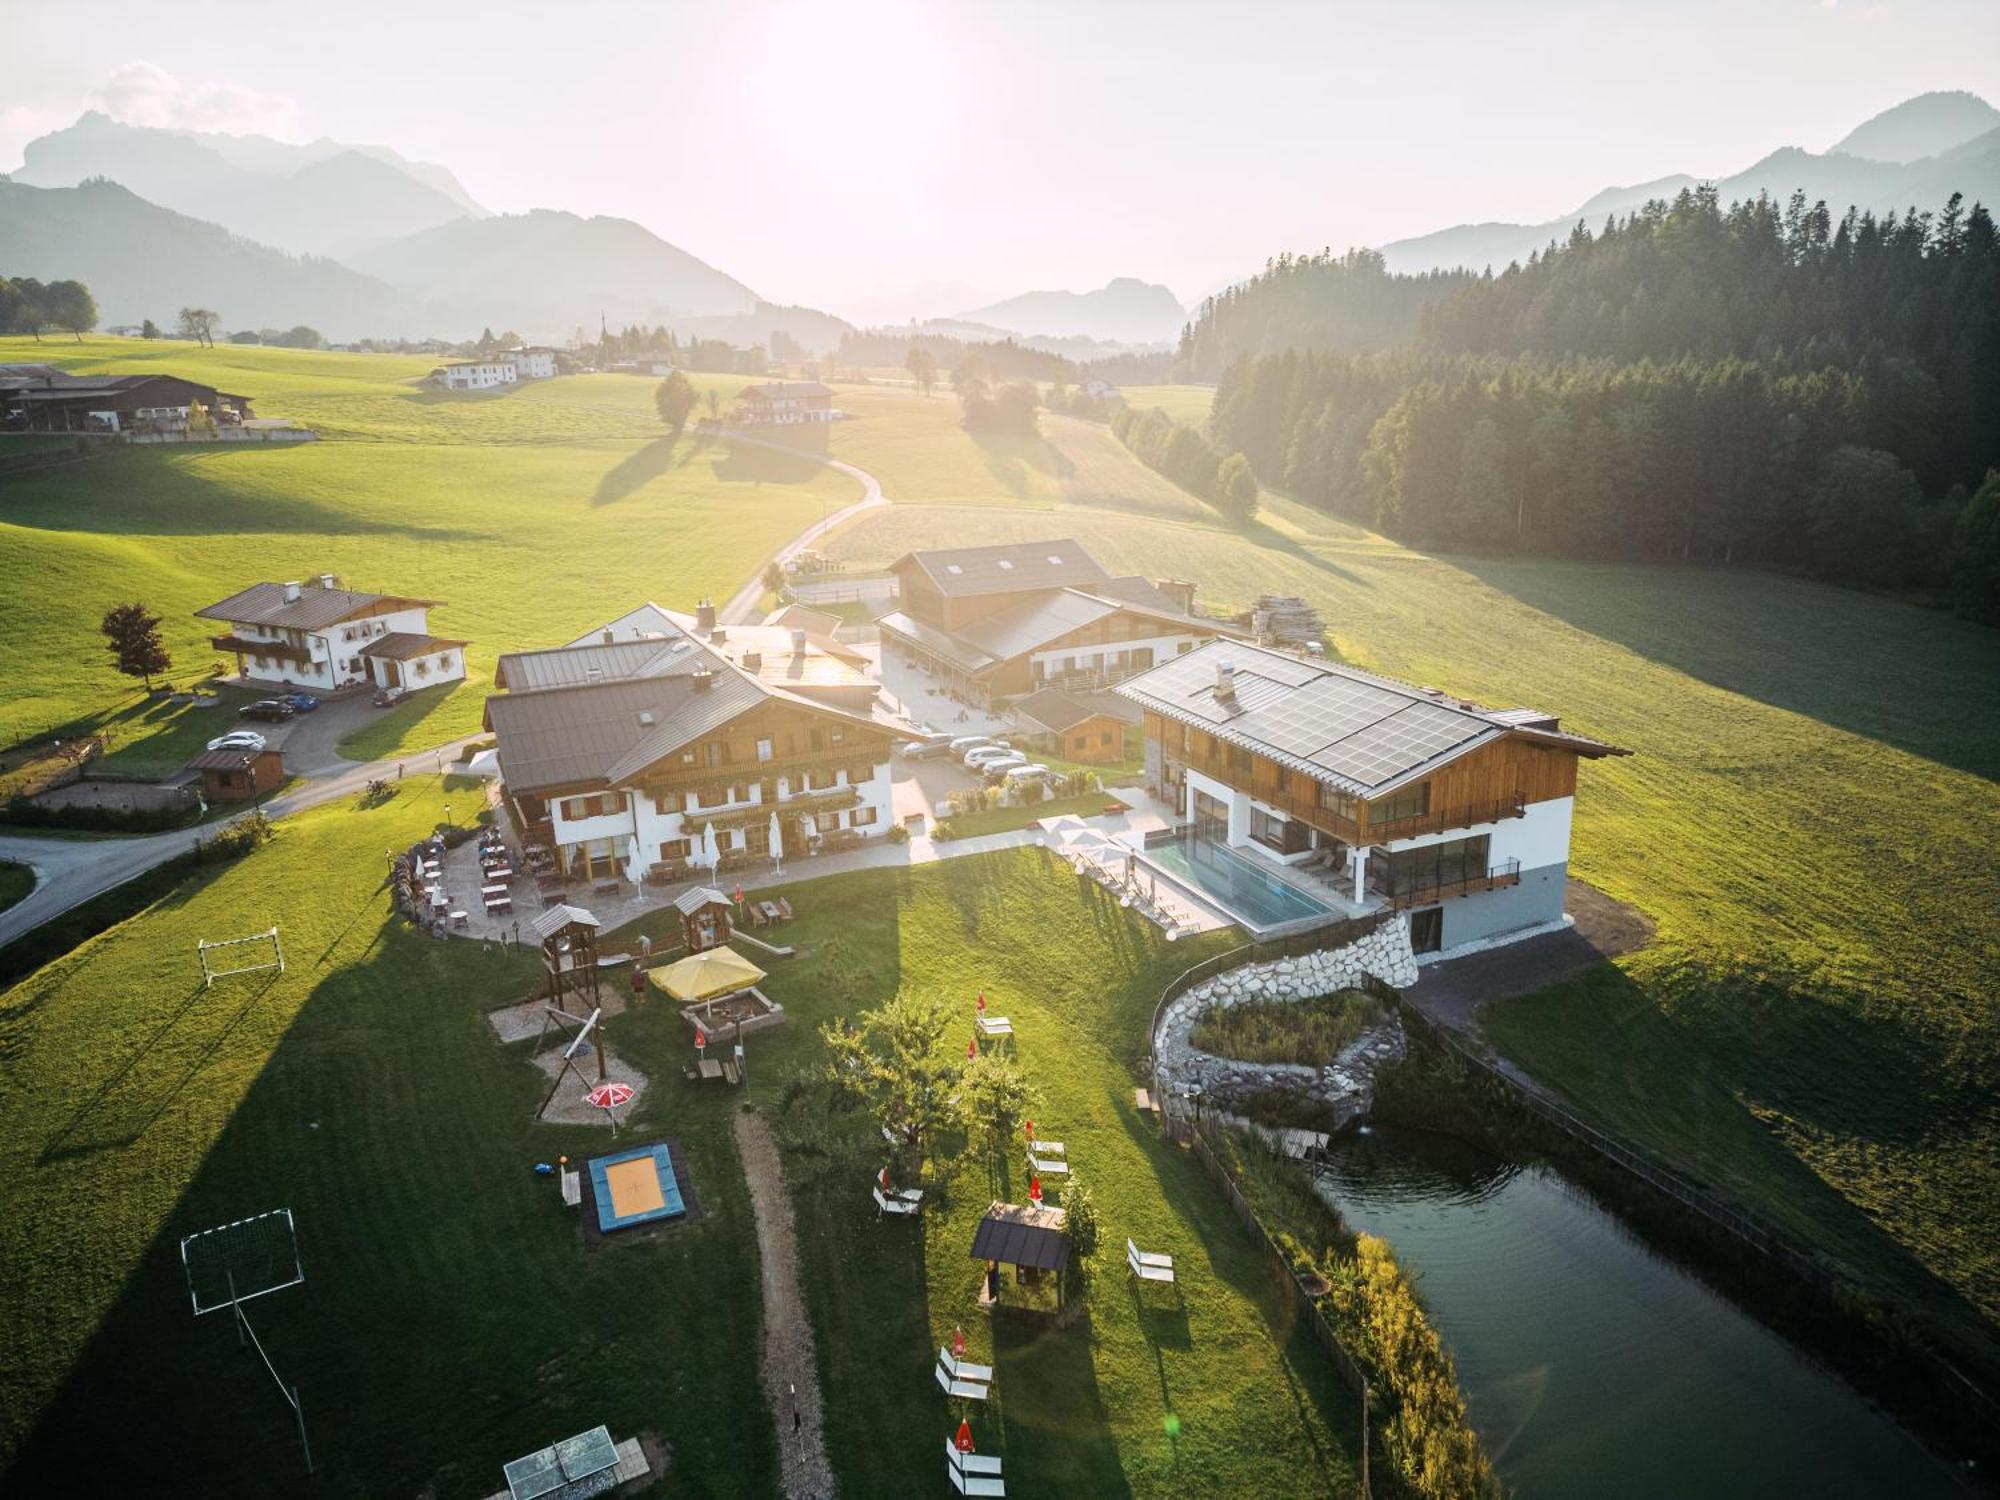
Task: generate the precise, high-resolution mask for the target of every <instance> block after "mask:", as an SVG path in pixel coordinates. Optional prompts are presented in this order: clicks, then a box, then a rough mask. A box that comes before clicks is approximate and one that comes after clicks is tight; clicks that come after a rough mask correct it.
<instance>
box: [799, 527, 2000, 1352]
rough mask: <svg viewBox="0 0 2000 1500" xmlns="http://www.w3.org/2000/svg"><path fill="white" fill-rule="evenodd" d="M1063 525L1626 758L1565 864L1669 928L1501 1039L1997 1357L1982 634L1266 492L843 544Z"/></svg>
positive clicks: (1096, 547)
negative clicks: (1382, 525)
mask: <svg viewBox="0 0 2000 1500" xmlns="http://www.w3.org/2000/svg"><path fill="white" fill-rule="evenodd" d="M1054 534H1062V535H1071V536H1075V537H1077V538H1078V539H1079V540H1080V541H1082V542H1083V543H1084V545H1085V546H1087V547H1088V548H1090V550H1091V551H1092V552H1093V553H1095V554H1096V555H1097V556H1098V557H1099V558H1100V559H1101V560H1102V561H1103V562H1104V563H1105V565H1106V566H1107V567H1110V568H1111V569H1112V570H1113V571H1119V572H1122V571H1127V570H1130V571H1136V572H1141V573H1144V574H1146V575H1148V576H1151V577H1175V578H1190V579H1195V580H1198V581H1199V584H1200V590H1201V592H1200V595H1199V598H1200V599H1201V600H1202V601H1203V602H1204V603H1205V604H1207V605H1208V606H1209V607H1211V608H1216V607H1226V608H1241V607H1244V606H1246V605H1248V604H1249V603H1250V601H1251V600H1253V599H1254V598H1255V597H1256V596H1257V595H1258V594H1260V593H1264V592H1275V593H1295V594H1298V595H1301V596H1303V597H1305V598H1307V599H1309V600H1311V601H1312V602H1313V603H1314V604H1315V605H1316V607H1317V608H1318V609H1319V611H1320V614H1321V617H1322V619H1323V620H1324V621H1325V623H1326V625H1327V628H1328V630H1329V631H1330V633H1331V635H1332V638H1333V642H1334V644H1335V645H1336V647H1337V648H1338V650H1339V651H1340V652H1341V653H1342V655H1343V656H1345V657H1346V658H1347V659H1349V660H1351V661H1355V662H1357V663H1360V664H1362V665H1365V666H1368V667H1370V668H1373V669H1376V670H1380V671H1383V672H1387V673H1390V674H1392V675H1395V676H1398V677H1402V678H1405V679H1408V680H1410V681H1415V682H1424V683H1438V684H1443V685H1446V686H1448V687H1450V688H1452V689H1453V690H1455V691H1459V692H1462V693H1465V694H1467V695H1468V696H1471V697H1474V698H1476V699H1478V700H1480V701H1483V702H1488V703H1495V704H1514V703H1524V704H1531V705H1533V706H1536V707H1539V708H1543V709H1546V710H1548V711H1550V712H1553V713H1557V714H1560V715H1561V716H1562V719H1563V722H1564V723H1565V724H1566V725H1568V726H1569V727H1571V728H1574V729H1577V730H1580V731H1582V732H1583V733H1586V734H1593V735H1599V736H1602V737H1603V738H1606V739H1609V740H1611V741H1614V742H1615V743H1617V744H1620V745H1624V746H1627V747H1629V748H1631V749H1632V750H1634V751H1635V752H1637V753H1636V754H1635V755H1634V756H1633V757H1632V758H1631V759H1629V760H1612V761H1603V762H1598V763H1595V764H1591V765H1586V766H1585V767H1584V769H1583V773H1582V785H1581V789H1580V791H1579V793H1578V797H1577V810H1576V828H1575V842H1574V847H1573V850H1572V868H1573V869H1574V871H1575V872H1576V873H1577V874H1578V875H1581V876H1583V877H1584V878H1585V879H1587V880H1589V881H1591V882H1592V883H1594V884H1596V885H1598V886H1600V887H1601V888H1603V889H1604V890H1606V891H1608V892H1609V893H1610V894H1611V895H1613V896H1615V897H1617V898H1618V899H1619V900H1621V901H1625V902H1629V903H1630V904H1632V905H1633V906H1636V907H1638V908H1639V909H1640V910H1642V911H1644V912H1645V913H1646V914H1648V915H1649V916H1650V917H1652V918H1653V919H1654V920H1655V921H1656V922H1657V924H1658V939H1657V941H1656V942H1655V943H1654V944H1653V945H1652V946H1651V947H1649V948H1647V949H1645V950H1643V951H1641V952H1639V953H1636V954H1633V955H1631V956H1630V957H1628V958H1624V959H1621V960H1619V961H1618V962H1617V963H1616V964H1615V965H1606V966H1604V967H1603V968H1601V969H1599V970H1597V971H1596V972H1594V973H1593V974H1591V975H1590V976H1588V977H1587V978H1585V979H1583V980H1580V981H1578V982H1576V983H1574V984H1570V985H1566V986H1563V987H1561V988H1558V989H1556V990H1553V991H1550V992H1547V993H1544V994H1540V995H1536V996H1532V997H1528V998H1524V999H1520V1000H1514V1001H1509V1002H1507V1003H1505V1004H1503V1005H1500V1006H1497V1007H1495V1008H1494V1009H1493V1010H1492V1011H1490V1012H1489V1013H1488V1020H1487V1031H1488V1034H1489V1036H1490V1037H1491V1038H1492V1040H1494V1041H1495V1042H1496V1043H1497V1044H1498V1045H1499V1046H1500V1047H1501V1048H1502V1049H1503V1050H1504V1051H1505V1052H1506V1053H1507V1054H1508V1055H1509V1056H1511V1057H1513V1058H1514V1059H1516V1060H1517V1061H1519V1062H1520V1063H1522V1064H1523V1065H1525V1066H1527V1067H1528V1068H1529V1069H1530V1070H1531V1071H1533V1072H1534V1073H1535V1074H1536V1075H1537V1076H1538V1077H1540V1078H1542V1079H1544V1080H1546V1081H1547V1082H1549V1083H1551V1084H1553V1085H1554V1086H1555V1087H1557V1088H1558V1089H1559V1090H1561V1091H1562V1092H1564V1093H1565V1094H1567V1095H1568V1096H1569V1097H1570V1098H1571V1099H1572V1100H1574V1101H1575V1102H1576V1103H1577V1104H1579V1105H1581V1106H1583V1107H1584V1108H1585V1109H1586V1111H1588V1112H1590V1113H1592V1114H1595V1115H1597V1116H1598V1117H1599V1118H1602V1119H1604V1120H1606V1121H1607V1122H1608V1123H1610V1124H1611V1125H1613V1126H1615V1127H1616V1128H1617V1129H1618V1130H1620V1131H1621V1132H1623V1133H1625V1134H1627V1135H1629V1136H1631V1137H1633V1138H1635V1139H1637V1140H1640V1141H1643V1142H1645V1143H1646V1144H1648V1145H1650V1146H1653V1147H1655V1148H1656V1149H1659V1150H1662V1151H1664V1152H1666V1153H1667V1154H1669V1155H1670V1156H1672V1157H1674V1158H1676V1159H1678V1160H1680V1161H1682V1162H1684V1163H1685V1164H1687V1165H1688V1166H1689V1167H1691V1168H1693V1169H1694V1170H1695V1171H1697V1172H1699V1173H1701V1174H1702V1175H1703V1176H1705V1177H1707V1178H1709V1179H1710V1180H1712V1181H1714V1182H1716V1183H1718V1184H1719V1185H1721V1186H1723V1187H1724V1188H1725V1189H1727V1190H1728V1191H1730V1192H1732V1193H1735V1194H1737V1195H1739V1196H1741V1197H1742V1198H1744V1199H1745V1200H1747V1201H1749V1202H1751V1203H1753V1204H1754V1205H1756V1206H1757V1207H1758V1208H1760V1209H1761V1210H1763V1211H1764V1212H1766V1213H1768V1214H1770V1215H1771V1216H1772V1217H1774V1218H1776V1219H1777V1220H1778V1221H1779V1222H1781V1223H1782V1224H1784V1225H1786V1226H1787V1227H1789V1228H1790V1229H1792V1230H1793V1231H1794V1232H1796V1233H1797V1234H1799V1235H1800V1236H1802V1237H1803V1238H1805V1239H1806V1240H1807V1241H1808V1242H1810V1243H1812V1244H1814V1245H1816V1246H1818V1247H1821V1248H1822V1250H1823V1251H1824V1252H1825V1253H1826V1254H1828V1255H1830V1256H1832V1257H1834V1258H1835V1259H1837V1260H1839V1261H1840V1262H1842V1263H1844V1264H1846V1265H1848V1266H1850V1267H1852V1268H1854V1269H1855V1270H1857V1271H1859V1272H1861V1273H1862V1274H1863V1275H1864V1276H1866V1277H1868V1278H1869V1279H1870V1280H1871V1281H1872V1282H1873V1283H1875V1284H1876V1285H1878V1286H1880V1287H1882V1288H1884V1289H1885V1291H1886V1292H1887V1293H1888V1294H1889V1295H1890V1296H1891V1298H1892V1299H1893V1301H1894V1302H1896V1303H1897V1304H1899V1305H1901V1306H1903V1307H1904V1308H1906V1309H1907V1310H1909V1311H1911V1312H1912V1313H1914V1314H1916V1315H1917V1316H1919V1317H1920V1318H1921V1319H1922V1320H1923V1322H1924V1323H1925V1324H1926V1325H1927V1326H1928V1327H1930V1328H1931V1329H1932V1330H1934V1331H1935V1332H1936V1333H1937V1334H1938V1335H1939V1336H1940V1337H1943V1338H1944V1339H1946V1341H1947V1342H1948V1344H1949V1345H1950V1347H1951V1348H1952V1349H1953V1350H1954V1352H1955V1353H1956V1354H1957V1356H1958V1357H1960V1358H1963V1359H1967V1360H1972V1361H1976V1362H1977V1363H1979V1364H1980V1365H1981V1366H1982V1367H1983V1368H1985V1369H1986V1370H1988V1371H2000V1333H1997V1332H1996V1326H2000V1258H1996V1256H1995V1253H1994V1246H1995V1245H1996V1244H2000V1092H1996V1090H1995V1089H1994V1086H1993V1080H1994V1079H1995V1078H1996V1077H2000V906H1996V904H1995V902H1994V899H1993V893H1994V891H1996V890H2000V850H1996V846H1995V844H1994V840H1993V830H1994V829H1995V828H1996V827H2000V789H1996V786H1995V776H1996V774H2000V637H1996V636H1995V635H1994V633H1993V632H1991V631H1989V630H1984V629H1981V628H1979V627H1976V626H1973V625H1969V624H1966V623H1964V622H1962V621H1957V620H1953V619H1951V618H1950V617H1948V616H1945V615H1942V614H1939V613H1935V612H1931V611H1926V610H1922V609H1917V608H1914V607H1912V606H1909V605H1906V604H1902V603H1899V602H1895V601H1892V600H1886V599H1879V598H1873V597H1870V596H1867V595H1863V594H1858V593H1853V592H1849V591H1846V590H1841V589H1834V588H1829V587H1825V586H1823V585H1818V584H1813V583H1808V582H1804V581H1800V580H1795V579H1789V578H1780V577H1773V576H1770V575H1766V574H1758V573H1751V572H1732V571H1728V570H1722V569H1675V568H1656V567H1640V566H1625V565H1616V564H1588V563H1556V562H1534V561H1510V562H1498V561H1481V560H1474V559H1466V558H1446V557H1434V556H1428V555H1424V554H1419V553H1413V552H1410V551H1408V550H1406V549H1404V548H1401V547H1398V546H1396V545H1395V544H1393V543H1391V542H1387V541H1385V540H1384V539H1382V538H1380V537H1375V536H1371V535H1369V534H1367V533H1362V532H1358V531H1356V530H1355V529H1353V528H1350V527H1347V526H1344V525H1342V524H1341V523H1338V522H1334V521H1331V520H1323V519H1321V518H1318V517H1316V516H1314V515H1313V513H1311V512H1309V511H1306V510H1304V508H1303V507H1299V506H1296V505H1293V504H1290V503H1289V502H1283V501H1279V502H1276V503H1275V504H1272V505H1268V506H1267V508H1266V518H1265V524H1262V525H1260V526H1258V527H1256V528H1254V529H1253V530H1252V531H1251V532H1250V533H1249V534H1247V535H1246V534H1242V533H1237V532H1233V531H1229V530H1225V529H1221V528H1219V527H1215V526H1203V525H1171V524H1146V525H1141V524H1135V523H1134V521H1133V520H1132V519H1131V518H1129V517H1113V516H1108V515H1091V514H1088V513H1086V512H1083V511H1071V512H1067V513H1064V514H1062V515H1059V516H1050V515H1046V514H1036V513H1032V512H1020V511H1008V510H999V509H995V508H992V507H990V506H981V507H977V508H969V507H961V508H951V509H946V508H939V509H935V510H931V511H928V512H926V511H923V510H917V509H903V510H899V511H898V512H897V513H896V514H895V515H894V516H893V517H891V516H881V515H878V516H869V517H863V518H862V519H861V520H860V521H859V522H857V523H856V525H855V526H854V527H853V528H852V529H851V530H849V531H848V532H847V533H846V534H845V535H844V536H843V537H842V538H841V539H840V540H839V542H838V543H837V544H836V546H835V549H834V550H835V552H836V553H837V554H838V555H841V556H843V557H846V558H848V559H850V560H852V561H853V562H855V563H857V564H860V563H871V562H881V561H884V560H886V559H887V558H888V557H889V556H891V555H893V554H894V553H895V552H898V551H901V550H903V549H907V548H910V547H924V546H938V545H968V544H972V543H975V542H982V541H1001V540H1006V539H1010V538H1018V539H1028V538H1034V537H1042V536H1049V535H1054Z"/></svg>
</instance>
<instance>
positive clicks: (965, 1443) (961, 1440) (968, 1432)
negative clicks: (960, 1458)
mask: <svg viewBox="0 0 2000 1500" xmlns="http://www.w3.org/2000/svg"><path fill="white" fill-rule="evenodd" d="M951 1442H952V1446H953V1447H955V1448H957V1449H958V1451H959V1452H960V1453H970V1452H971V1451H972V1424H971V1423H970V1422H966V1421H961V1422H960V1423H959V1424H958V1436H956V1437H954V1438H953V1439H952V1440H951Z"/></svg>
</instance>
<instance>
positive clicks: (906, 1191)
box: [889, 1188, 924, 1203]
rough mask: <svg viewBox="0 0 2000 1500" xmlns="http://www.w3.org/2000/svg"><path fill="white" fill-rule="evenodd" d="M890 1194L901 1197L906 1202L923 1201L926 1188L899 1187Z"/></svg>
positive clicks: (893, 1196)
mask: <svg viewBox="0 0 2000 1500" xmlns="http://www.w3.org/2000/svg"><path fill="white" fill-rule="evenodd" d="M889 1196H890V1197H892V1198H901V1199H902V1200H903V1201H904V1202H905V1203H921V1202H923V1201H924V1190H923V1189H922V1188H897V1189H896V1191H895V1192H893V1193H891V1194H890V1195H889Z"/></svg>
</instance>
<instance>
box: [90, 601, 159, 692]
mask: <svg viewBox="0 0 2000 1500" xmlns="http://www.w3.org/2000/svg"><path fill="white" fill-rule="evenodd" d="M97 628H98V630H99V631H101V632H102V633H103V634H104V635H105V636H107V637H109V639H108V640H106V642H105V644H104V649H105V650H107V651H109V652H110V653H111V654H112V656H113V657H114V658H115V659H116V661H117V663H118V670H119V671H120V672H122V673H124V674H125V675H126V676H127V677H138V678H143V679H144V680H145V683H146V691H147V692H149V693H150V692H151V691H152V690H153V674H154V673H155V672H164V671H166V670H167V668H169V667H171V666H172V665H173V664H174V662H173V658H172V657H171V656H169V655H168V654H167V647H166V643H165V642H164V641H162V640H161V639H160V617H159V616H158V615H156V614H154V613H153V612H152V611H151V610H150V609H148V608H146V606H145V605H143V604H140V603H136V602H135V603H132V604H114V605H113V606H112V607H111V608H110V609H108V610H106V611H105V614H104V619H103V622H102V623H101V624H99V626H98V627H97Z"/></svg>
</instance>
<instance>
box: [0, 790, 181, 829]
mask: <svg viewBox="0 0 2000 1500" xmlns="http://www.w3.org/2000/svg"><path fill="white" fill-rule="evenodd" d="M193 810H194V808H193V804H191V803H184V804H181V805H179V806H170V807H134V808H119V807H82V806H71V807H44V806H43V805H42V804H41V803H39V802H36V801H34V800H33V799H32V798H29V797H25V796H22V797H14V798H10V799H9V800H8V803H7V814H6V821H8V822H9V823H12V824H14V825H15V826H16V827H20V828H74V829H88V830H89V831H91V832H94V833H159V832H161V831H163V830H165V829H169V828H179V827H181V826H182V825H183V824H185V823H186V822H187V821H188V818H189V814H190V813H192V812H193Z"/></svg>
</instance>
